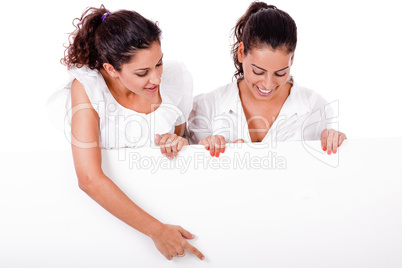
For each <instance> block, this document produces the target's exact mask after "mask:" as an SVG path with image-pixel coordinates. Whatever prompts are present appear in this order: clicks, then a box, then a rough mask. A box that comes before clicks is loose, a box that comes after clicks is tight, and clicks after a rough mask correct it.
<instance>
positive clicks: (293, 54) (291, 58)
mask: <svg viewBox="0 0 402 268" xmlns="http://www.w3.org/2000/svg"><path fill="white" fill-rule="evenodd" d="M294 58H295V53H294V52H293V53H292V56H291V57H290V65H289V66H292V65H293V60H294Z"/></svg>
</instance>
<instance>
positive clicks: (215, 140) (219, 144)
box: [198, 135, 244, 157]
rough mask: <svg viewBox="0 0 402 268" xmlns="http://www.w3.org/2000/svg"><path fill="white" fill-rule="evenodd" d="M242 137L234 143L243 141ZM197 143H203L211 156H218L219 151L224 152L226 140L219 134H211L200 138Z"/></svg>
mask: <svg viewBox="0 0 402 268" xmlns="http://www.w3.org/2000/svg"><path fill="white" fill-rule="evenodd" d="M243 142H244V140H243V139H238V140H236V141H235V142H234V143H243ZM198 144H201V145H204V147H205V149H207V150H209V153H210V155H211V156H216V157H219V154H220V153H224V152H225V147H226V141H225V138H224V137H223V136H221V135H211V136H208V137H207V138H205V139H202V140H200V142H199V143H198Z"/></svg>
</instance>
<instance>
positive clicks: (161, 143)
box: [159, 134, 170, 155]
mask: <svg viewBox="0 0 402 268" xmlns="http://www.w3.org/2000/svg"><path fill="white" fill-rule="evenodd" d="M169 137H170V134H164V135H162V138H161V139H160V141H159V146H160V150H161V153H162V154H163V155H166V153H167V152H166V145H165V144H166V141H167V139H168V138H169Z"/></svg>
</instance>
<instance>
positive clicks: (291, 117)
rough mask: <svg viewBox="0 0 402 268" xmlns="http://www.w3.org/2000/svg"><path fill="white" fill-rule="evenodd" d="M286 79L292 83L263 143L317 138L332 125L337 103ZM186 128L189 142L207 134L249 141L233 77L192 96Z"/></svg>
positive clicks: (291, 78)
mask: <svg viewBox="0 0 402 268" xmlns="http://www.w3.org/2000/svg"><path fill="white" fill-rule="evenodd" d="M288 82H289V83H291V84H292V87H291V90H290V94H289V96H288V97H287V99H286V101H285V103H284V104H283V106H282V108H281V110H280V112H279V115H278V117H277V118H276V120H275V121H274V123H273V124H272V126H271V127H270V129H269V131H268V133H267V134H266V136H265V137H264V139H263V140H262V142H263V143H272V142H277V141H298V140H302V139H304V140H317V139H320V136H321V132H322V130H324V129H325V128H331V127H333V126H332V125H331V119H332V118H333V111H334V110H335V109H336V108H337V107H332V106H334V105H333V104H331V105H330V104H328V102H327V101H326V100H325V99H324V98H322V97H321V96H320V95H318V94H317V93H315V92H314V91H312V90H309V89H307V88H304V87H300V86H299V85H297V84H296V83H295V82H294V79H293V77H291V76H290V77H289V79H288ZM334 104H335V106H336V104H337V103H334ZM334 108H335V109H334ZM336 111H337V109H336ZM188 131H189V133H190V142H191V144H197V143H198V142H199V141H200V140H202V139H204V138H206V137H208V136H210V135H222V136H224V137H225V140H226V142H234V141H235V140H237V139H243V140H244V141H245V142H252V141H251V138H250V133H249V129H248V124H247V119H246V116H245V114H244V111H243V107H242V104H241V100H240V96H239V88H238V85H237V81H234V82H232V83H230V84H227V85H226V86H223V87H220V88H218V89H216V90H214V91H211V92H209V93H206V94H201V95H198V96H196V97H195V98H194V104H193V110H192V111H191V113H190V117H189V122H188Z"/></svg>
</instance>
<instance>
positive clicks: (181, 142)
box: [177, 138, 188, 152]
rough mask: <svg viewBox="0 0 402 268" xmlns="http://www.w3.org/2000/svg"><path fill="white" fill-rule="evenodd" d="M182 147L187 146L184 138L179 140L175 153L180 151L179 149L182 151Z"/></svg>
mask: <svg viewBox="0 0 402 268" xmlns="http://www.w3.org/2000/svg"><path fill="white" fill-rule="evenodd" d="M184 145H188V141H187V139H186V138H182V139H180V141H179V143H178V145H177V151H179V152H180V151H181V149H183V147H184Z"/></svg>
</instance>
